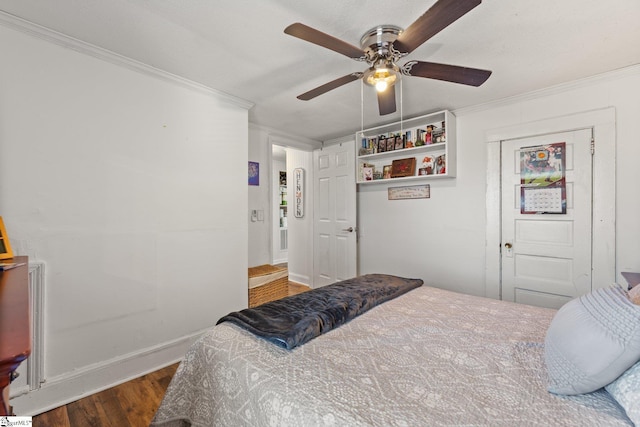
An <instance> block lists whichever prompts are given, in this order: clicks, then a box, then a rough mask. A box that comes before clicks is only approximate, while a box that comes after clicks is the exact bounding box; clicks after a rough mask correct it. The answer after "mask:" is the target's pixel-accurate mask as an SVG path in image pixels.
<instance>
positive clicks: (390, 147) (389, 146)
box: [387, 136, 396, 151]
mask: <svg viewBox="0 0 640 427" xmlns="http://www.w3.org/2000/svg"><path fill="white" fill-rule="evenodd" d="M395 145H396V139H395V138H394V137H392V136H390V137H388V138H387V151H393V148H394V147H395Z"/></svg>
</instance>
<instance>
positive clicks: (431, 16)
mask: <svg viewBox="0 0 640 427" xmlns="http://www.w3.org/2000/svg"><path fill="white" fill-rule="evenodd" d="M481 2H482V0H438V1H437V2H436V3H435V4H434V5H433V6H432V7H431V8H429V10H427V11H426V12H425V13H424V14H422V16H420V17H419V18H418V19H417V20H416V21H415V22H414V23H413V24H411V25H409V27H408V28H407V29H406V30H403V29H402V28H400V27H397V26H395V25H379V26H377V27H374V28H372V29H371V30H369V31H367V32H366V33H365V34H364V35H363V36H362V38H361V39H360V47H356V46H354V45H352V44H350V43H347V42H344V41H342V40H340V39H337V38H335V37H333V36H330V35H328V34H325V33H323V32H321V31H318V30H316V29H314V28H311V27H309V26H307V25H304V24H301V23H295V24H291V25H289V26H288V27H287V28H285V30H284V32H285V33H286V34H289V35H291V36H293V37H297V38H299V39H302V40H305V41H308V42H311V43H313V44H316V45H318V46H322V47H325V48H327V49H331V50H333V51H335V52H338V53H341V54H343V55H345V56H348V57H349V58H353V59H355V60H356V61H363V62H366V63H367V64H369V68H368V69H367V70H365V71H364V72H356V73H351V74H347V75H346V76H343V77H340V78H338V79H335V80H333V81H330V82H329V83H325V84H323V85H322V86H318V87H317V88H315V89H312V90H310V91H308V92H305V93H303V94H302V95H299V96H298V97H297V98H298V99H301V100H303V101H308V100H310V99H313V98H315V97H316V96H319V95H322V94H323V93H326V92H329V91H330V90H332V89H336V88H338V87H340V86H343V85H345V84H347V83H350V82H352V81H355V80H359V79H363V81H364V82H365V83H366V84H368V85H370V86H375V87H376V90H377V91H378V108H379V110H380V115H385V114H390V113H393V112H395V111H396V95H395V88H394V84H395V83H396V82H397V81H398V79H399V78H400V77H401V74H402V75H405V76H413V77H425V78H428V79H438V80H444V81H448V82H453V83H461V84H465V85H469V86H480V85H481V84H483V83H484V82H485V81H486V80H487V79H488V78H489V76H490V75H491V71H488V70H480V69H477V68H467V67H460V66H457V65H447V64H438V63H435V62H424V61H408V62H406V63H405V64H404V65H402V66H400V65H398V61H399V60H400V59H402V58H403V57H405V56H406V55H408V54H410V53H411V52H413V51H414V50H415V49H416V48H418V47H419V46H420V45H421V44H423V43H424V42H426V41H427V40H429V39H430V38H431V37H433V36H434V35H436V34H437V33H439V32H440V31H442V30H443V29H444V28H446V27H447V26H449V25H450V24H451V23H453V22H455V21H456V20H458V19H459V18H460V17H462V16H463V15H464V14H466V13H467V12H469V11H470V10H471V9H473V8H474V7H476V6H478V5H479V4H480V3H481Z"/></svg>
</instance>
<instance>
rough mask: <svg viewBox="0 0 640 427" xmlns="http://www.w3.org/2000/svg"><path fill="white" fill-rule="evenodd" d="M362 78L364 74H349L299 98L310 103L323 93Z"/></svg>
mask: <svg viewBox="0 0 640 427" xmlns="http://www.w3.org/2000/svg"><path fill="white" fill-rule="evenodd" d="M361 77H362V73H351V74H347V75H346V76H343V77H340V78H338V79H335V80H332V81H330V82H329V83H325V84H323V85H322V86H318V87H317V88H315V89H311V90H310V91H309V92H305V93H303V94H302V95H298V96H297V98H298V99H300V100H302V101H308V100H310V99H313V98H315V97H316V96H319V95H322V94H323V93H327V92H329V91H330V90H333V89H335V88H338V87H340V86H342V85H346V84H347V83H351V82H353V81H355V80H358V79H359V78H361Z"/></svg>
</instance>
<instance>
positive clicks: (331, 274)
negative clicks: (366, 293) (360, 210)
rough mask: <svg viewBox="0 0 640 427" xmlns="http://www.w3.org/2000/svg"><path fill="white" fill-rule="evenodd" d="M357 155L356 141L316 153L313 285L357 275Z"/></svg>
mask: <svg viewBox="0 0 640 427" xmlns="http://www.w3.org/2000/svg"><path fill="white" fill-rule="evenodd" d="M354 156H355V146H354V142H353V141H349V142H344V143H342V144H336V145H332V146H328V147H326V148H323V149H322V150H316V151H315V152H314V162H315V186H314V190H315V191H314V195H315V215H314V218H315V219H314V223H315V224H314V276H315V277H314V287H320V286H325V285H329V284H331V283H335V282H337V281H340V280H344V279H350V278H352V277H355V276H356V274H357V272H356V266H357V263H356V261H357V260H356V256H357V255H356V244H357V242H356V184H355V182H356V179H355V160H354Z"/></svg>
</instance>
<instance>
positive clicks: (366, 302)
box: [218, 274, 423, 350]
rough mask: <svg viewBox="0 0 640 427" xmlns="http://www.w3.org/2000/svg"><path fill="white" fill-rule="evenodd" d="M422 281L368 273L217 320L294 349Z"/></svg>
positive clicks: (416, 285)
mask: <svg viewBox="0 0 640 427" xmlns="http://www.w3.org/2000/svg"><path fill="white" fill-rule="evenodd" d="M422 283H423V281H422V279H405V278H402V277H397V276H390V275H386V274H367V275H364V276H360V277H355V278H353V279H348V280H344V281H342V282H338V283H334V284H332V285H328V286H324V287H322V288H318V289H313V290H311V291H308V292H304V293H301V294H297V295H292V296H289V297H286V298H282V299H279V300H276V301H271V302H268V303H265V304H262V305H259V306H257V307H254V308H248V309H245V310H242V311H236V312H233V313H229V314H228V315H226V316H224V317H222V318H221V319H220V320H218V324H219V323H221V322H232V323H235V324H236V325H239V326H241V327H242V328H244V329H246V330H248V331H250V332H252V333H254V334H256V335H257V336H259V337H262V338H264V339H266V340H268V341H270V342H272V343H274V344H276V345H278V346H280V347H283V348H286V349H288V350H291V349H293V348H294V347H296V346H299V345H302V344H304V343H306V342H307V341H309V340H312V339H313V338H315V337H317V336H319V335H321V334H324V333H325V332H328V331H330V330H331V329H333V328H337V327H338V326H340V325H343V324H345V323H346V322H348V321H349V320H351V319H353V318H354V317H356V316H359V315H360V314H362V313H364V312H366V311H367V310H369V309H370V308H373V307H375V306H376V305H378V304H382V303H383V302H385V301H389V300H391V299H393V298H395V297H397V296H400V295H402V294H404V293H406V292H408V291H410V290H412V289H414V288H417V287H419V286H422Z"/></svg>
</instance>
